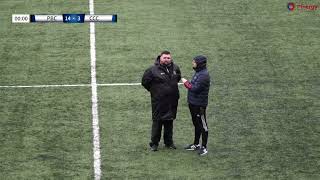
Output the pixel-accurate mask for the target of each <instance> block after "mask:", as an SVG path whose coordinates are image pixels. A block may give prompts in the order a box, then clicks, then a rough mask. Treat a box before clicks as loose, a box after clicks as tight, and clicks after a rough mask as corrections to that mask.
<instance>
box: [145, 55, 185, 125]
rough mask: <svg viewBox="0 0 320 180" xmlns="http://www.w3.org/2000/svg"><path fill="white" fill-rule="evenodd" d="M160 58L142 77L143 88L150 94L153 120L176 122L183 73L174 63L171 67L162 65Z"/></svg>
mask: <svg viewBox="0 0 320 180" xmlns="http://www.w3.org/2000/svg"><path fill="white" fill-rule="evenodd" d="M159 59H160V57H159V56H158V58H157V59H156V61H155V64H154V65H153V66H151V67H150V68H148V69H147V70H146V71H145V72H144V74H143V77H142V82H141V84H142V86H143V87H144V88H145V89H147V90H148V91H149V92H150V95H151V104H152V119H153V120H174V119H175V118H176V114H177V107H178V100H179V89H178V82H179V81H180V79H181V72H180V69H179V67H178V66H177V65H175V64H174V63H173V62H172V63H171V65H170V66H169V67H167V66H164V65H160V63H159Z"/></svg>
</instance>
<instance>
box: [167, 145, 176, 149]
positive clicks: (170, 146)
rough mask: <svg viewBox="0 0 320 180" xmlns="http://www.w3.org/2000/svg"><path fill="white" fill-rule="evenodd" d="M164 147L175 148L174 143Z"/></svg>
mask: <svg viewBox="0 0 320 180" xmlns="http://www.w3.org/2000/svg"><path fill="white" fill-rule="evenodd" d="M165 147H166V148H169V149H177V147H176V146H175V145H174V144H171V145H165Z"/></svg>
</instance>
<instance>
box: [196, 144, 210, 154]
mask: <svg viewBox="0 0 320 180" xmlns="http://www.w3.org/2000/svg"><path fill="white" fill-rule="evenodd" d="M198 154H199V155H200V156H204V155H206V154H208V150H207V148H206V147H203V146H202V147H201V148H200V149H199V152H198Z"/></svg>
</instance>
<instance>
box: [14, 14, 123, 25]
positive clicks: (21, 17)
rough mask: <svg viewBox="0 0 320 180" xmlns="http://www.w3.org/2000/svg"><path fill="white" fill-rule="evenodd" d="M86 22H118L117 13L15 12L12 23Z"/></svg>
mask: <svg viewBox="0 0 320 180" xmlns="http://www.w3.org/2000/svg"><path fill="white" fill-rule="evenodd" d="M52 22H58V23H59V22H62V23H85V22H111V23H116V22H117V15H116V14H111V15H94V14H90V15H88V14H61V15H44V14H13V15H12V23H52Z"/></svg>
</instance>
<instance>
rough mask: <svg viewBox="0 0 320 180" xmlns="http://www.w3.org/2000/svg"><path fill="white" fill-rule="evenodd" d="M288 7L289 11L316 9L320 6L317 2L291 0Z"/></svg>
mask: <svg viewBox="0 0 320 180" xmlns="http://www.w3.org/2000/svg"><path fill="white" fill-rule="evenodd" d="M287 7H288V10H289V11H294V10H300V11H302V10H305V11H316V10H318V9H319V7H320V6H319V5H316V4H296V3H293V2H289V3H288V5H287Z"/></svg>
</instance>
